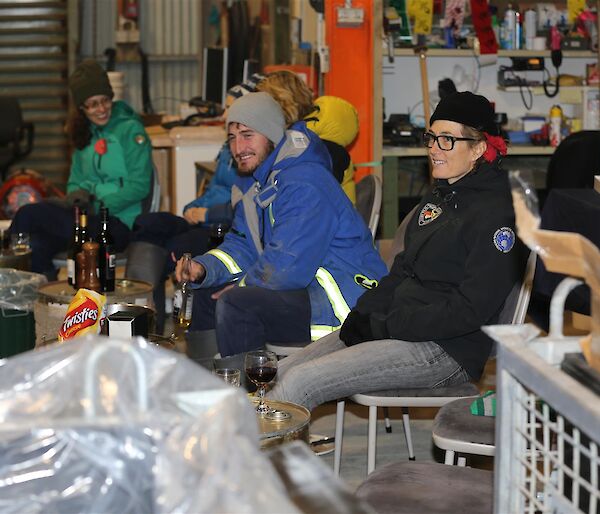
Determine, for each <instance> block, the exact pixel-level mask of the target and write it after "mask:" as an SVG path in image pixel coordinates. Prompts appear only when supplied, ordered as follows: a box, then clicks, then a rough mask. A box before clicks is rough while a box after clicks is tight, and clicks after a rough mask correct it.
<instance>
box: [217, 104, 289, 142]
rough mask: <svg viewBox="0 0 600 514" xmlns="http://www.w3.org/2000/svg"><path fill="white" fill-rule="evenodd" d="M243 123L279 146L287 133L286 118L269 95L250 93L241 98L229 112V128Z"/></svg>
mask: <svg viewBox="0 0 600 514" xmlns="http://www.w3.org/2000/svg"><path fill="white" fill-rule="evenodd" d="M230 123H242V124H243V125H246V126H247V127H250V128H251V129H253V130H256V132H259V133H260V134H262V135H263V136H265V137H266V138H267V139H269V140H270V141H272V142H273V144H274V145H277V143H279V141H281V138H283V135H284V133H285V118H284V116H283V111H282V110H281V107H279V104H278V103H277V102H276V101H275V100H274V99H273V97H272V96H271V95H270V94H269V93H249V94H247V95H244V96H241V97H239V98H238V99H237V100H236V101H235V102H233V103H232V104H231V107H230V108H229V109H228V111H227V126H228V127H229V124H230Z"/></svg>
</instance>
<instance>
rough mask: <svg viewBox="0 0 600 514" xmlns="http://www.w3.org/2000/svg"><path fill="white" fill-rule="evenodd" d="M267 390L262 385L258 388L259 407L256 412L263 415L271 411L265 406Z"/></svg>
mask: <svg viewBox="0 0 600 514" xmlns="http://www.w3.org/2000/svg"><path fill="white" fill-rule="evenodd" d="M265 388H266V387H265V386H264V385H260V386H259V387H258V407H257V408H256V410H257V411H258V412H261V413H264V412H267V411H268V410H269V408H268V407H267V406H266V404H265Z"/></svg>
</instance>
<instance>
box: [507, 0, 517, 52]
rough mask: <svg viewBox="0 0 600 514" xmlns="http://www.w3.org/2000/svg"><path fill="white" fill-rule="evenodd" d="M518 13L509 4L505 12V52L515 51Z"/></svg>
mask: <svg viewBox="0 0 600 514" xmlns="http://www.w3.org/2000/svg"><path fill="white" fill-rule="evenodd" d="M516 26H517V11H515V10H514V9H513V8H512V5H511V4H508V8H507V9H506V11H505V12H504V44H505V47H504V48H505V50H514V48H515V33H516V30H517V27H516Z"/></svg>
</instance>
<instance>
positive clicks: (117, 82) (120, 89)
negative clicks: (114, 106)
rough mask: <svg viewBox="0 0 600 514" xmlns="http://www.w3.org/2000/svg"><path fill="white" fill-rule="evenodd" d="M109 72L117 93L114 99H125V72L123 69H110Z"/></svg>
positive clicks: (109, 78)
mask: <svg viewBox="0 0 600 514" xmlns="http://www.w3.org/2000/svg"><path fill="white" fill-rule="evenodd" d="M107 74H108V80H109V82H110V85H111V87H112V89H113V92H114V94H115V96H114V98H113V100H123V97H124V96H125V74H124V73H123V72H122V71H109V72H108V73H107Z"/></svg>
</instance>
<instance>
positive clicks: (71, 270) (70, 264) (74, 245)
mask: <svg viewBox="0 0 600 514" xmlns="http://www.w3.org/2000/svg"><path fill="white" fill-rule="evenodd" d="M73 211H74V215H75V220H74V223H73V237H72V238H71V244H70V245H69V248H68V250H67V280H68V282H69V285H70V286H73V287H75V286H76V284H77V275H76V273H75V263H76V261H75V257H76V255H77V254H78V253H79V252H80V251H81V229H80V225H79V205H75V206H74V208H73Z"/></svg>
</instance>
